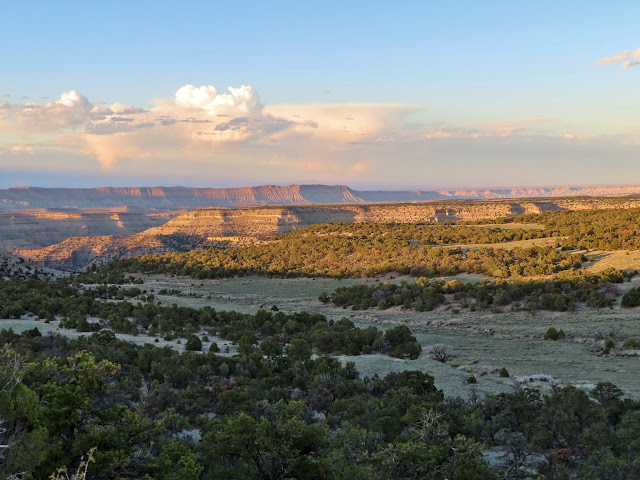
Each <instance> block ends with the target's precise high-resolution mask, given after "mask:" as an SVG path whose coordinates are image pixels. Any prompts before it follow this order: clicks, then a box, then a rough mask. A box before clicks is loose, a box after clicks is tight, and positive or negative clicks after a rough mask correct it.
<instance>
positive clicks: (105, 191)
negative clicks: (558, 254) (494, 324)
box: [0, 185, 640, 211]
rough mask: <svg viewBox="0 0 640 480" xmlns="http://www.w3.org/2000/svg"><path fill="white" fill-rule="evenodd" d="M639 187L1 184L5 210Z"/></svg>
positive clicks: (618, 191) (621, 191) (497, 195)
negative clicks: (102, 185)
mask: <svg viewBox="0 0 640 480" xmlns="http://www.w3.org/2000/svg"><path fill="white" fill-rule="evenodd" d="M638 193H640V186H592V187H535V188H506V189H505V188H500V189H486V188H483V189H473V188H471V189H452V190H424V191H420V190H406V191H392V190H378V191H373V190H353V189H351V188H349V187H347V186H346V185H285V186H278V185H259V186H254V187H240V188H189V187H101V188H40V187H12V188H7V189H0V211H10V210H22V209H42V208H51V209H64V208H113V207H122V206H127V207H144V208H153V209H158V210H163V211H166V210H171V209H184V208H188V209H190V208H199V207H226V208H234V207H235V208H238V207H251V206H266V205H317V204H365V203H389V202H428V201H433V200H458V199H459V200H469V199H477V200H498V199H506V198H513V199H518V198H545V197H561V196H563V197H566V196H607V195H631V194H638Z"/></svg>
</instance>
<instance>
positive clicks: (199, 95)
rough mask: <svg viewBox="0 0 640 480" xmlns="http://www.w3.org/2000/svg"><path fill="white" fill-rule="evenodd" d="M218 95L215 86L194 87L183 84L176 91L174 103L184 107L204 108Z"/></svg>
mask: <svg viewBox="0 0 640 480" xmlns="http://www.w3.org/2000/svg"><path fill="white" fill-rule="evenodd" d="M217 95H218V91H217V90H216V87H214V86H213V85H203V86H201V87H194V86H193V85H185V86H184V87H180V89H178V91H177V92H176V95H175V98H176V103H177V104H178V105H180V106H181V107H185V108H204V107H206V106H207V105H210V104H211V103H212V102H213V101H214V100H215V98H216V96H217Z"/></svg>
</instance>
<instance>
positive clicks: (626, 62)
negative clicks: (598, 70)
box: [596, 48, 640, 70]
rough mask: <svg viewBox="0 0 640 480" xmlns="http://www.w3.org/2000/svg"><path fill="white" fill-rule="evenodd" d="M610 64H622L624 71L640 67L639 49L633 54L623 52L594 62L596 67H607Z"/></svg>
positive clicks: (626, 51)
mask: <svg viewBox="0 0 640 480" xmlns="http://www.w3.org/2000/svg"><path fill="white" fill-rule="evenodd" d="M612 63H622V68H624V69H625V70H626V69H627V68H630V67H636V66H638V65H640V48H639V49H637V50H636V51H634V52H630V51H628V50H625V51H624V52H621V53H619V54H618V55H616V56H614V57H607V58H602V59H600V60H598V61H597V62H596V65H609V64H612Z"/></svg>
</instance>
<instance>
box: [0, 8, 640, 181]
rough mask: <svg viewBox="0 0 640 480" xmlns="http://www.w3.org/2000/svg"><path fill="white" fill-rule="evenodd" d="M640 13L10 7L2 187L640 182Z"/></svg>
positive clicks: (0, 97)
mask: <svg viewBox="0 0 640 480" xmlns="http://www.w3.org/2000/svg"><path fill="white" fill-rule="evenodd" d="M639 16H640V2H635V1H634V2H632V1H629V2H622V1H610V2H602V1H598V2H595V1H563V2H557V1H536V2H506V1H479V0H474V1H450V2H442V1H426V0H423V1H396V2H389V1H385V2H382V1H371V0H369V1H366V2H361V1H349V2H344V1H342V2H333V1H324V2H316V1H307V2H301V1H295V2H294V1H292V2H285V1H275V0H274V1H271V2H253V1H245V2H216V1H202V2H199V1H189V0H185V1H180V2H167V1H158V0H156V1H142V0H140V1H135V2H132V1H130V0H128V1H119V0H111V1H109V2H86V1H82V2H75V1H65V0H60V1H57V2H50V1H35V0H33V1H11V0H7V1H5V2H3V3H2V39H1V40H0V188H8V187H11V186H14V185H21V186H63V187H94V186H105V185H109V186H143V185H144V186H155V185H164V186H171V185H185V186H201V187H226V186H242V185H259V184H278V185H285V184H288V183H324V184H347V185H350V186H353V187H357V188H388V189H403V188H412V189H413V188H426V189H429V188H456V187H507V186H552V185H597V184H634V183H635V184H637V183H640V118H639V113H640V109H639V107H640V89H639V87H640V65H639V64H640V34H639V33H638V32H640V29H638V22H637V19H638V18H639ZM636 66H638V68H635V67H636Z"/></svg>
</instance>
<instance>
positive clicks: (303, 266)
mask: <svg viewBox="0 0 640 480" xmlns="http://www.w3.org/2000/svg"><path fill="white" fill-rule="evenodd" d="M356 225H358V224H356ZM348 226H351V225H344V228H347V227H348ZM394 228H395V227H392V226H388V227H387V229H386V230H385V231H380V232H379V233H380V234H379V235H360V234H358V235H355V234H354V235H328V234H327V235H324V234H322V235H320V234H317V232H315V233H313V234H311V233H309V232H308V231H307V229H303V230H299V231H297V232H294V233H288V234H285V235H282V236H280V237H278V238H277V239H275V240H273V241H271V242H269V243H267V244H265V245H252V246H248V247H234V248H228V249H207V250H194V251H190V252H186V253H168V254H163V255H152V256H143V257H139V258H135V259H126V260H117V261H114V262H111V263H109V264H107V265H105V266H102V267H100V268H99V269H98V273H100V274H102V275H114V274H115V273H116V272H117V273H119V274H120V275H122V274H123V273H124V272H143V273H167V274H178V275H190V276H192V277H195V278H199V279H203V278H222V277H231V276H237V275H251V274H258V275H277V276H316V277H322V276H325V277H360V276H374V275H381V274H385V273H392V272H395V273H401V274H411V275H416V276H434V275H456V274H458V273H462V272H466V273H483V274H488V275H493V276H498V277H509V276H517V275H550V274H552V273H555V272H558V271H561V270H566V269H571V268H578V267H579V266H580V265H581V262H583V261H585V260H586V258H585V257H583V256H581V255H575V254H571V253H567V252H561V251H558V250H557V249H554V248H552V247H531V248H514V249H511V250H506V249H497V248H480V249H478V250H472V249H468V250H467V249H465V250H463V249H460V248H443V247H429V246H420V245H416V244H411V243H410V242H409V241H408V240H407V239H406V238H405V237H404V236H403V235H398V236H396V235H395V234H394ZM454 230H455V229H454Z"/></svg>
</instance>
